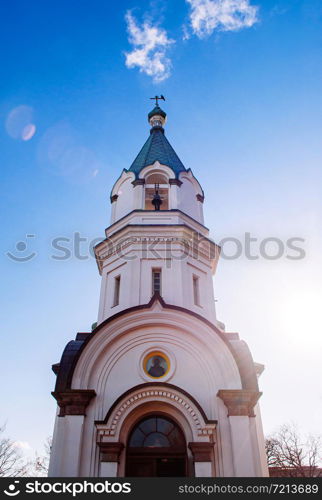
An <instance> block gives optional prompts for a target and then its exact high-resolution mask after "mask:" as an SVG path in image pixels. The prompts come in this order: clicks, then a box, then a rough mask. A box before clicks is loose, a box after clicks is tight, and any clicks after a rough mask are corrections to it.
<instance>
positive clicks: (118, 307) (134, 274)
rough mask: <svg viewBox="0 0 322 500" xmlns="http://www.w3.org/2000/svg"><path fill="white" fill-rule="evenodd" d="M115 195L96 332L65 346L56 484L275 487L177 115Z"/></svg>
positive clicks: (156, 119) (248, 369) (253, 374)
mask: <svg viewBox="0 0 322 500" xmlns="http://www.w3.org/2000/svg"><path fill="white" fill-rule="evenodd" d="M148 119H149V123H150V125H151V130H150V136H149V138H148V140H147V141H146V143H145V144H144V146H143V148H142V149H141V151H140V153H139V154H138V156H137V157H136V159H135V160H134V162H133V164H132V165H131V167H130V168H129V169H128V170H124V171H123V172H122V174H121V176H120V177H119V179H118V180H117V181H116V183H115V185H114V187H113V189H112V192H111V223H110V226H109V227H108V228H107V229H106V231H105V233H106V238H105V240H104V241H102V242H101V243H99V244H98V245H97V246H96V247H95V255H96V259H97V264H98V269H99V273H100V275H101V277H102V280H101V293H100V303H99V311H98V320H97V326H96V327H95V328H94V329H93V331H92V332H90V333H78V334H77V336H76V338H75V340H72V341H71V342H69V343H68V344H67V346H66V347H65V350H64V352H63V355H62V358H61V361H60V363H58V364H56V365H53V370H54V372H55V374H56V376H57V379H56V386H55V390H54V392H53V393H52V394H53V396H54V397H55V399H56V400H57V404H58V406H57V416H56V420H55V428H54V436H53V444H52V452H51V460H50V468H49V476H56V477H57V476H64V477H66V476H69V477H124V476H128V477H134V476H165V477H166V476H181V477H182V476H187V477H198V476H199V477H244V476H248V477H256V476H257V477H259V476H267V475H268V471H267V464H266V455H265V446H264V437H263V430H262V424H261V417H260V410H259V405H258V400H259V397H260V396H261V392H260V391H259V388H258V377H259V375H260V372H261V371H262V368H263V367H262V365H259V364H257V363H255V362H254V361H253V359H252V356H251V353H250V350H249V348H248V346H247V344H246V343H245V342H244V341H242V340H240V338H239V335H238V334H237V333H229V332H226V331H225V328H224V325H223V324H222V323H221V322H219V321H218V320H217V318H216V311H215V300H214V292H213V275H214V274H215V271H216V266H217V262H218V258H219V255H220V248H219V247H218V246H217V245H216V244H215V243H214V242H213V241H212V240H211V239H210V238H209V234H208V229H207V228H206V226H205V225H204V220H203V202H204V193H203V190H202V187H201V186H200V184H199V182H198V180H197V179H196V178H195V177H194V175H193V173H192V171H191V170H190V169H186V168H185V167H184V165H183V164H182V162H181V161H180V159H179V158H178V156H177V154H176V153H175V151H174V150H173V148H172V146H171V145H170V143H169V142H168V140H167V138H166V136H165V133H164V125H165V121H166V114H165V112H164V111H163V110H162V109H161V108H160V107H159V105H158V103H157V104H156V106H155V108H154V109H153V110H152V111H151V112H150V113H149V115H148Z"/></svg>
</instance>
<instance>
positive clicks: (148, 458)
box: [125, 415, 187, 477]
mask: <svg viewBox="0 0 322 500" xmlns="http://www.w3.org/2000/svg"><path fill="white" fill-rule="evenodd" d="M126 448H127V452H126V469H125V471H126V472H125V474H126V476H128V477H184V476H186V475H187V454H186V449H187V447H186V440H185V437H184V434H183V432H182V430H181V429H180V427H179V426H178V424H177V423H176V422H174V421H173V420H172V419H170V418H168V417H164V416H163V415H149V416H148V417H145V418H143V419H142V420H140V421H139V422H138V423H137V424H136V425H135V426H134V428H133V429H132V431H131V433H130V435H129V438H128V442H127V447H126Z"/></svg>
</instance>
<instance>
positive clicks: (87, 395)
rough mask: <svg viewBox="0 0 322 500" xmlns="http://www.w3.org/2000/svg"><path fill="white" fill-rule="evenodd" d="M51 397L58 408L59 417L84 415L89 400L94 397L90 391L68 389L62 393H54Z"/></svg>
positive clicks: (94, 393)
mask: <svg viewBox="0 0 322 500" xmlns="http://www.w3.org/2000/svg"><path fill="white" fill-rule="evenodd" d="M52 395H53V396H54V398H55V399H56V401H57V403H58V406H59V408H60V412H59V417H65V415H85V414H86V413H85V410H86V408H87V406H88V404H89V403H90V401H91V399H93V398H94V397H95V396H96V392H95V391H94V390H92V389H69V390H67V391H64V392H59V391H55V392H52Z"/></svg>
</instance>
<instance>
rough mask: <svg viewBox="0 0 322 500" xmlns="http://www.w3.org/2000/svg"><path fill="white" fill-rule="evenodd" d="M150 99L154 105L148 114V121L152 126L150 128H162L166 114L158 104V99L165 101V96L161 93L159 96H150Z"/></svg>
mask: <svg viewBox="0 0 322 500" xmlns="http://www.w3.org/2000/svg"><path fill="white" fill-rule="evenodd" d="M150 99H153V100H155V107H154V108H153V109H152V111H150V113H149V114H148V121H149V123H150V125H151V127H152V129H151V130H155V129H160V128H161V129H162V130H163V125H164V124H165V122H166V118H167V114H166V113H165V112H164V111H163V109H161V108H160V106H159V100H160V99H161V100H162V101H165V97H164V96H163V95H162V94H161V95H160V97H159V96H157V95H156V96H154V97H150Z"/></svg>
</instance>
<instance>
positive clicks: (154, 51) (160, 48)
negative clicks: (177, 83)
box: [125, 11, 174, 82]
mask: <svg viewBox="0 0 322 500" xmlns="http://www.w3.org/2000/svg"><path fill="white" fill-rule="evenodd" d="M125 19H126V23H127V31H128V34H129V42H130V43H131V44H132V45H133V50H132V51H131V52H126V53H125V58H126V59H125V64H126V66H127V67H128V68H135V67H138V68H139V70H140V72H142V73H145V74H147V75H149V76H151V77H152V78H153V81H154V82H162V81H163V80H165V79H166V78H168V77H169V76H170V68H171V61H170V59H169V58H168V57H167V55H166V53H167V50H168V48H169V46H170V45H171V44H173V43H174V40H171V39H170V38H168V35H167V32H166V31H165V30H164V29H162V28H159V27H158V26H153V25H152V24H150V23H149V22H148V21H145V22H144V23H143V24H142V25H141V26H139V25H138V24H137V21H136V19H135V18H134V17H133V16H132V14H131V12H130V11H128V12H127V13H126V16H125Z"/></svg>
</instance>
